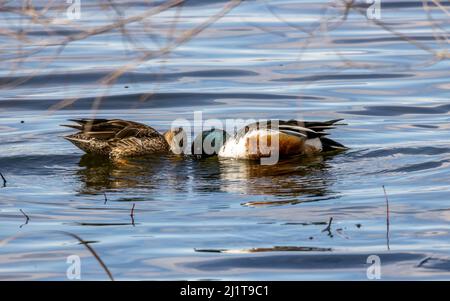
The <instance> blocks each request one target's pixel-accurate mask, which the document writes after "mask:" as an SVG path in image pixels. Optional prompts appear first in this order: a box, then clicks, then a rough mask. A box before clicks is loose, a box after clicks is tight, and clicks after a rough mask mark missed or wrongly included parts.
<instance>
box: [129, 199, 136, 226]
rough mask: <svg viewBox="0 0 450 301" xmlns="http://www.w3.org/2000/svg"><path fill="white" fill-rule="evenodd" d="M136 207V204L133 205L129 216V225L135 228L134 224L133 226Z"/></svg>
mask: <svg viewBox="0 0 450 301" xmlns="http://www.w3.org/2000/svg"><path fill="white" fill-rule="evenodd" d="M135 206H136V204H135V203H133V207H131V213H130V216H131V224H132V225H133V227H134V226H135V224H134V207H135Z"/></svg>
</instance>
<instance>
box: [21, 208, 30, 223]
mask: <svg viewBox="0 0 450 301" xmlns="http://www.w3.org/2000/svg"><path fill="white" fill-rule="evenodd" d="M19 211H20V212H22V214H23V216H24V217H25V223H24V224H22V225H20V227H19V228H22V227H23V226H25V225H27V224H28V222H29V221H30V217H29V216H28V215H27V214H26V213H25V212H24V211H23V210H22V209H19Z"/></svg>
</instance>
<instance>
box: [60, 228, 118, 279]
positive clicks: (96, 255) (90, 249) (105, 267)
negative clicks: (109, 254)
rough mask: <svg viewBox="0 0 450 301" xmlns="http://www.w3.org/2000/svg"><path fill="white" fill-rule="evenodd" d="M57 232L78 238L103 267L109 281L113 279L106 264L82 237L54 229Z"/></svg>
mask: <svg viewBox="0 0 450 301" xmlns="http://www.w3.org/2000/svg"><path fill="white" fill-rule="evenodd" d="M56 232H58V233H61V234H64V235H68V236H70V237H73V238H75V239H76V240H78V241H79V242H80V244H82V245H84V246H85V247H86V249H88V251H89V252H90V253H91V254H92V255H93V256H94V257H95V259H96V260H97V261H98V263H99V264H100V266H101V267H102V268H103V270H104V271H105V272H106V274H107V275H108V277H109V279H110V280H111V281H114V278H113V276H112V274H111V272H110V271H109V269H108V267H107V266H106V264H105V263H104V262H103V260H102V259H101V258H100V256H98V254H97V252H95V250H94V249H93V248H92V247H91V246H90V245H89V242H87V241H85V240H84V239H82V238H81V237H79V236H78V235H76V234H73V233H70V232H66V231H56Z"/></svg>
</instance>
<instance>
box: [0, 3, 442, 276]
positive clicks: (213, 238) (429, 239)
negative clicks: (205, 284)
mask: <svg viewBox="0 0 450 301" xmlns="http://www.w3.org/2000/svg"><path fill="white" fill-rule="evenodd" d="M169 2H170V1H166V2H157V3H155V4H152V5H150V4H148V3H146V2H145V1H133V2H127V1H121V2H120V3H119V2H118V3H117V4H116V5H115V6H113V7H111V6H109V5H108V1H104V2H101V3H102V4H103V6H99V5H97V4H98V3H94V2H93V3H89V5H88V4H85V3H84V2H82V5H81V15H80V17H81V18H80V19H79V20H71V21H70V20H68V19H67V16H66V9H67V7H66V4H64V3H63V4H59V5H56V4H52V5H51V7H50V8H49V9H48V10H45V11H44V9H45V6H46V5H47V4H48V3H47V2H46V1H33V5H34V6H36V11H38V12H41V13H43V15H42V16H41V17H39V18H38V19H37V20H36V19H31V18H29V17H27V15H26V14H25V15H24V14H23V13H20V11H21V4H20V3H13V2H7V3H6V4H1V5H3V6H4V7H6V8H8V9H6V10H2V11H1V12H0V16H1V18H2V21H1V22H0V60H1V63H0V146H1V148H0V150H1V151H0V172H1V173H2V174H3V175H4V177H5V179H6V180H7V182H6V185H5V187H2V188H0V221H1V227H0V279H8V280H10V279H21V280H26V279H39V280H48V279H52V280H66V279H67V276H66V271H67V269H68V267H69V266H70V264H68V263H67V262H66V261H67V257H68V256H70V255H77V256H80V257H81V279H82V280H107V279H109V278H108V276H107V274H106V273H105V271H104V269H102V268H101V266H100V265H99V262H98V261H97V260H96V259H95V258H94V257H93V256H92V254H91V253H90V252H89V250H88V249H86V248H85V246H83V245H82V244H80V243H79V241H78V240H77V239H75V238H74V237H73V236H70V235H68V234H67V233H72V234H76V235H78V236H79V237H80V238H81V239H82V240H84V241H86V242H87V243H88V244H89V246H91V247H92V248H93V249H94V250H95V252H97V254H98V255H99V257H100V258H101V259H102V260H103V262H104V263H105V265H106V266H107V268H108V269H109V270H110V272H111V274H112V275H113V277H114V279H122V280H134V279H149V280H165V279H167V280H175V279H176V280H181V279H188V280H197V279H220V280H225V279H238V280H315V279H327V280H328V279H350V280H365V279H367V276H366V271H367V268H368V267H369V266H370V265H369V264H367V263H366V261H367V258H368V256H370V255H378V256H379V257H380V259H381V279H389V280H391V279H449V278H450V257H449V255H450V254H449V247H450V239H449V238H450V233H449V230H448V229H449V227H448V225H449V222H450V214H449V213H450V205H449V197H450V188H449V183H450V170H449V166H450V156H449V154H450V144H449V139H450V133H449V128H450V126H449V122H450V117H449V111H450V102H449V95H450V93H449V92H450V91H449V90H450V85H449V83H448V79H449V70H450V69H449V67H450V64H449V60H448V58H449V53H448V51H449V44H448V41H447V40H446V39H447V38H448V32H449V29H450V24H449V23H450V22H449V20H450V19H449V18H448V13H447V14H446V12H448V11H449V10H450V6H449V4H448V2H443V1H441V2H440V3H441V7H438V6H436V5H433V4H432V3H431V2H430V3H429V7H428V8H427V7H424V6H423V3H422V1H389V2H388V1H385V0H382V5H381V19H380V20H376V21H373V20H368V19H367V17H366V9H367V4H365V3H364V2H365V1H362V2H361V3H359V2H357V3H356V5H354V6H353V7H351V8H350V10H349V11H348V14H345V8H344V7H343V6H342V5H338V4H336V3H340V2H339V1H336V2H328V1H314V2H313V1H311V2H307V1H287V0H286V1H284V0H283V1H245V2H243V3H239V5H236V7H234V8H232V9H231V10H230V11H226V12H225V13H224V15H223V16H221V15H218V12H220V11H221V10H223V9H224V8H225V9H226V8H227V7H228V8H231V6H229V4H227V3H228V2H226V1H214V2H213V1H186V2H183V5H181V6H177V7H172V8H170V9H167V10H164V11H163V12H158V13H156V14H153V15H148V16H142V14H144V13H146V12H150V11H151V10H155V9H157V7H158V5H164V4H167V3H169ZM161 3H162V4H161ZM333 3H335V4H333ZM232 4H234V2H232ZM236 4H238V3H236ZM227 5H228V6H227ZM138 15H139V16H141V17H142V18H141V19H139V20H136V21H135V22H132V23H128V24H127V25H126V26H125V28H124V30H121V29H120V27H114V28H113V29H108V30H106V29H105V30H104V31H101V32H99V33H98V34H96V35H91V36H89V37H84V36H83V34H84V33H86V32H87V31H90V30H93V29H98V28H102V26H105V25H108V24H112V23H114V22H116V21H117V20H120V18H122V20H124V19H126V18H128V17H132V16H138ZM213 16H217V17H219V16H220V17H221V18H218V20H216V22H215V23H214V24H210V26H208V27H205V28H203V27H202V25H201V24H203V22H206V20H208V18H213ZM44 17H45V18H47V19H48V18H53V19H51V20H52V22H51V23H45V22H44V20H46V19H45V18H44ZM194 28H197V29H198V28H200V29H202V30H201V32H197V31H195V30H194ZM18 33H24V34H25V36H24V38H23V39H20V38H19V37H18V36H17V34H18ZM91 33H92V31H91ZM68 37H72V40H67V39H68ZM65 43H67V44H65ZM62 45H64V47H62ZM166 50H167V51H166ZM118 70H121V71H124V73H123V74H121V76H120V77H119V78H118V79H117V80H116V81H113V82H111V83H109V84H105V81H104V80H105V79H106V78H108V76H110V75H111V74H114V73H113V72H117V71H118ZM194 112H201V113H202V115H203V119H205V120H206V119H219V120H222V121H224V120H226V119H229V118H242V119H264V118H281V119H292V118H296V119H306V120H328V119H335V118H344V119H345V123H347V125H346V126H340V127H339V128H337V129H334V130H332V131H331V137H332V138H333V139H335V140H337V141H339V142H341V143H343V144H345V145H346V146H348V147H350V150H348V151H346V152H343V153H340V154H338V155H334V156H316V157H312V158H303V159H293V160H288V161H282V162H280V163H279V164H278V165H275V166H261V165H259V164H254V163H249V162H242V161H229V160H217V159H216V158H211V159H208V160H204V161H195V160H191V159H188V158H180V157H174V156H163V157H151V158H136V159H132V160H130V162H129V163H128V164H127V165H124V166H122V165H115V164H112V163H111V162H109V161H108V160H100V159H99V158H92V157H89V156H84V155H83V153H82V152H81V151H80V150H78V149H77V148H75V147H74V146H73V145H71V144H70V143H69V142H67V141H65V140H64V139H62V138H61V137H62V136H63V135H65V134H68V133H71V131H70V129H67V128H62V127H60V126H59V125H60V124H63V123H67V121H66V120H67V119H69V118H78V117H81V118H86V117H92V116H96V117H105V118H124V119H129V120H134V121H139V122H143V123H146V124H149V125H151V126H153V127H155V128H156V129H158V130H160V131H164V130H167V129H168V128H169V127H170V125H171V123H172V121H173V120H175V119H179V118H184V119H187V120H193V119H194ZM0 185H1V181H0ZM383 185H384V186H385V188H386V192H387V196H388V204H389V208H388V207H387V206H386V205H387V203H386V199H385V195H384V191H383V188H382V186H383ZM105 197H106V198H105ZM133 205H134V216H130V213H131V209H132V207H133ZM21 210H22V211H21ZM25 215H26V216H28V218H29V220H28V221H27V218H26V216H25ZM331 217H332V218H333V219H332V223H331V226H330V231H323V230H324V229H325V228H326V227H327V224H328V222H329V220H330V218H331ZM387 221H389V223H387ZM58 231H65V232H64V233H61V232H58Z"/></svg>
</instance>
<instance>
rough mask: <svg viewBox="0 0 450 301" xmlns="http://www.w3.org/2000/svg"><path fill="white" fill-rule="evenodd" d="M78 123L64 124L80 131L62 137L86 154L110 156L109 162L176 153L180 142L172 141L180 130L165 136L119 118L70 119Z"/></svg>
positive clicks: (140, 124)
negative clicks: (133, 157)
mask: <svg viewBox="0 0 450 301" xmlns="http://www.w3.org/2000/svg"><path fill="white" fill-rule="evenodd" d="M70 121H73V122H75V123H77V124H75V125H63V126H67V127H70V128H74V129H77V130H79V132H77V133H75V134H72V135H68V136H65V137H64V138H65V139H67V140H69V141H70V142H72V143H73V144H74V145H75V146H77V147H79V148H80V149H82V150H83V151H85V152H86V153H93V154H97V155H103V156H109V157H110V158H111V159H119V158H123V157H131V156H142V155H150V154H156V153H168V152H170V151H175V150H176V149H178V148H179V147H182V145H180V144H181V143H183V139H181V140H180V141H179V142H177V141H176V139H174V137H176V136H178V134H179V132H180V131H181V129H177V130H170V131H167V132H166V133H165V134H164V135H161V134H160V133H158V132H157V131H156V130H155V129H153V128H152V127H150V126H148V125H145V124H142V123H138V122H133V121H127V120H122V119H72V120H70Z"/></svg>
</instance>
